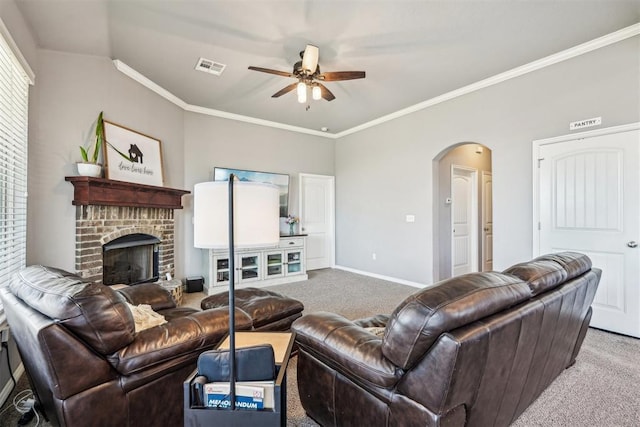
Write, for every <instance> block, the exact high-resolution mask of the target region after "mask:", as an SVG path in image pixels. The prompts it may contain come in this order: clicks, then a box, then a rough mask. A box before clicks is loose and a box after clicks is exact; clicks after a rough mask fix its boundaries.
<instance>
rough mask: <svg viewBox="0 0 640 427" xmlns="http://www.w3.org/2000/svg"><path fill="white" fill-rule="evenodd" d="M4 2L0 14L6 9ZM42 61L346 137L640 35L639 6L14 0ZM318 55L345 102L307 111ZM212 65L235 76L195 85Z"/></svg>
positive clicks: (629, 0) (606, 2) (562, 0)
mask: <svg viewBox="0 0 640 427" xmlns="http://www.w3.org/2000/svg"><path fill="white" fill-rule="evenodd" d="M0 1H2V0H0ZM16 2H17V4H18V7H19V8H20V10H21V12H22V13H23V15H24V17H25V19H26V21H27V23H28V25H29V26H30V29H31V30H32V32H33V34H34V36H35V38H36V42H37V43H38V46H39V47H41V48H43V49H52V50H58V51H65V52H72V53H79V54H88V55H100V56H106V57H109V58H112V59H117V60H120V61H122V62H123V63H125V64H126V65H128V66H129V67H131V68H133V70H135V71H137V72H138V73H140V74H141V75H142V76H144V77H146V78H148V79H150V80H151V81H153V82H155V83H156V84H157V85H159V86H161V87H162V88H164V89H166V90H167V91H168V92H170V93H172V94H173V95H175V96H176V97H177V98H179V99H181V100H182V101H184V102H185V103H186V104H190V105H193V106H200V107H204V108H208V109H213V110H217V111H222V112H226V113H231V114H238V115H242V116H247V117H250V118H253V119H261V120H267V121H271V122H276V123H281V124H284V125H289V126H297V127H301V128H306V129H311V130H315V131H317V130H320V128H322V127H327V128H329V132H330V133H334V134H335V133H340V132H343V131H345V130H348V129H351V128H354V127H356V126H359V125H362V124H364V123H367V122H370V121H372V120H376V119H378V118H380V117H383V116H385V115H388V114H391V113H393V112H396V111H398V110H402V109H405V108H408V107H411V106H413V105H415V104H418V103H421V102H424V101H427V100H429V99H432V98H435V97H437V96H440V95H442V94H445V93H448V92H451V91H453V90H455V89H458V88H461V87H464V86H467V85H469V84H473V83H475V82H478V81H480V80H483V79H486V78H488V77H491V76H494V75H496V74H500V73H503V72H505V71H508V70H510V69H513V68H515V67H519V66H522V65H525V64H528V63H530V62H532V61H536V60H538V59H540V58H543V57H546V56H549V55H552V54H555V53H558V52H560V51H563V50H565V49H569V48H571V47H574V46H576V45H579V44H581V43H584V42H588V41H591V40H593V39H596V38H598V37H601V36H604V35H606V34H609V33H612V32H614V31H617V30H620V29H622V28H625V27H628V26H630V25H633V24H636V23H638V22H640V0H520V1H515V0H513V1H509V0H494V1H481V0H465V1H461V0H430V1H424V0H423V1H416V0H413V1H406V0H380V1H364V0H358V1H356V0H342V1H337V0H335V1H334V0H288V1H283V0H281V1H270V0H262V1H246V0H232V1H205V0H170V1H162V0H16ZM307 43H311V44H315V45H317V46H318V47H319V48H320V65H321V67H322V70H323V71H351V70H356V71H360V70H363V71H366V73H367V77H366V79H363V80H351V81H344V82H329V83H326V86H327V87H328V88H329V89H330V90H331V91H332V92H333V93H334V94H335V96H336V99H335V100H333V101H331V102H327V101H325V100H321V101H309V102H308V103H307V104H308V105H309V106H310V108H309V109H308V110H307V108H306V107H307V104H299V103H298V102H297V99H296V96H295V91H293V92H290V93H289V94H287V95H284V96H282V97H280V98H271V95H272V94H274V93H275V92H277V91H278V90H280V89H281V88H283V87H284V86H286V85H288V84H290V83H293V82H294V80H293V79H290V78H286V77H280V76H275V75H270V74H264V73H259V72H255V71H250V70H248V69H247V67H248V66H250V65H254V66H258V67H266V68H273V69H278V70H282V71H290V70H291V67H292V65H293V63H294V62H296V61H298V60H299V52H300V51H301V50H303V49H304V47H305V45H306V44H307ZM200 57H205V58H208V59H212V60H214V61H216V62H221V63H224V64H227V67H226V70H225V71H224V73H223V74H222V76H220V77H216V76H214V75H210V74H205V73H202V72H199V71H195V70H194V67H195V65H196V61H197V60H198V58H200Z"/></svg>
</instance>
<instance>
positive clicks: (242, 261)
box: [207, 235, 308, 295]
mask: <svg viewBox="0 0 640 427" xmlns="http://www.w3.org/2000/svg"><path fill="white" fill-rule="evenodd" d="M234 261H235V269H236V272H235V285H236V287H248V286H255V287H262V286H271V285H279V284H282V283H289V282H296V281H299V280H307V278H308V276H307V270H306V266H305V235H295V236H283V237H280V242H279V244H278V246H277V247H266V248H250V249H236V250H235V259H234ZM207 285H208V286H207V287H208V292H207V293H208V294H209V295H211V294H214V293H218V292H220V291H221V290H222V289H223V288H221V287H226V286H228V285H229V251H226V250H224V249H211V250H209V280H208V283H207Z"/></svg>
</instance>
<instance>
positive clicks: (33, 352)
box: [0, 265, 252, 427]
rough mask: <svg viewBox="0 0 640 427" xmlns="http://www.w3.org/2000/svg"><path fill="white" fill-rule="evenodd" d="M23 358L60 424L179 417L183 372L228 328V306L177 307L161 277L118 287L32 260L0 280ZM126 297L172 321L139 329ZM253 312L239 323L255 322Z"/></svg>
mask: <svg viewBox="0 0 640 427" xmlns="http://www.w3.org/2000/svg"><path fill="white" fill-rule="evenodd" d="M0 299H1V300H2V303H3V305H4V310H5V312H6V315H7V320H8V322H9V326H10V328H11V333H12V334H13V336H14V338H15V340H16V343H17V345H18V348H19V350H20V355H21V357H22V362H23V364H24V366H25V368H26V371H27V374H28V376H29V380H30V382H31V386H32V388H33V389H34V393H35V395H36V398H37V400H38V401H39V403H40V405H41V407H42V409H43V410H44V412H45V415H46V416H47V417H48V418H49V420H50V421H51V423H52V424H53V425H60V426H83V427H84V426H177V425H182V423H183V406H182V400H183V396H182V387H183V381H184V380H185V378H187V376H188V375H189V374H190V373H191V372H192V371H193V370H194V369H195V367H196V361H197V358H198V355H199V354H200V353H201V352H202V351H204V350H209V349H211V348H213V347H214V346H215V345H216V344H217V343H218V342H220V340H221V339H222V338H224V337H225V335H226V333H227V331H228V318H229V316H228V310H227V309H225V308H222V309H213V310H207V311H198V310H195V309H190V308H181V307H176V305H175V303H174V301H173V299H172V298H171V296H170V294H169V293H168V292H167V291H165V290H164V289H162V288H161V287H160V286H157V285H153V284H145V285H137V286H131V287H128V288H127V289H123V290H119V291H114V290H113V289H111V288H110V287H108V286H104V285H97V284H89V283H86V282H83V281H82V279H80V278H79V277H77V276H75V275H72V274H70V273H67V272H65V271H62V270H58V269H55V268H50V267H43V266H39V265H37V266H30V267H27V268H25V269H24V270H22V271H21V272H20V273H18V274H16V275H14V277H13V278H12V279H11V281H10V283H9V284H8V285H7V284H3V285H2V286H0ZM125 301H128V302H130V303H132V304H134V305H137V304H149V305H151V306H152V308H153V309H154V311H156V312H158V313H160V314H162V315H163V316H164V317H165V318H166V320H167V323H165V324H163V325H160V326H156V327H153V328H150V329H146V330H142V331H139V332H137V333H136V332H135V329H134V319H133V316H132V314H131V312H130V310H129V308H127V305H126V304H125ZM251 325H252V320H251V318H249V317H248V316H247V314H246V313H244V312H241V311H237V312H236V327H237V328H238V329H239V330H241V329H251Z"/></svg>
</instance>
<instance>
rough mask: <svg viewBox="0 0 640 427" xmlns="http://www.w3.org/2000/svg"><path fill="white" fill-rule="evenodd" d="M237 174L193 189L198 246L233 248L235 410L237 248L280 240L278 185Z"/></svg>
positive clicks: (232, 392)
mask: <svg viewBox="0 0 640 427" xmlns="http://www.w3.org/2000/svg"><path fill="white" fill-rule="evenodd" d="M234 178H235V175H233V174H231V175H229V181H228V182H225V181H209V182H202V183H199V184H196V185H195V187H194V191H193V237H194V246H195V247H196V248H203V249H222V248H229V401H230V404H231V406H230V407H231V410H235V407H236V399H235V397H236V387H235V384H236V364H235V350H236V343H235V331H236V327H235V315H234V313H235V306H236V304H235V295H234V294H235V283H234V281H235V260H234V258H235V248H251V247H265V246H270V245H273V246H277V245H278V243H279V241H280V226H279V216H280V212H279V209H280V207H279V205H280V202H279V190H278V187H276V186H275V185H271V184H263V183H258V182H248V181H239V180H236V179H234ZM239 270H240V269H239ZM211 285H212V284H210V286H211Z"/></svg>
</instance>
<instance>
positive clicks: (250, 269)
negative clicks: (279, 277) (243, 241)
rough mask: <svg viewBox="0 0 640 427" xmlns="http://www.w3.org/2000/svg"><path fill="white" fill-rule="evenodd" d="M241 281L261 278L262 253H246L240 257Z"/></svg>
mask: <svg viewBox="0 0 640 427" xmlns="http://www.w3.org/2000/svg"><path fill="white" fill-rule="evenodd" d="M239 258H240V259H239V261H240V281H241V282H247V281H250V280H259V279H260V254H246V255H241V256H240V257H239Z"/></svg>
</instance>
